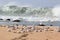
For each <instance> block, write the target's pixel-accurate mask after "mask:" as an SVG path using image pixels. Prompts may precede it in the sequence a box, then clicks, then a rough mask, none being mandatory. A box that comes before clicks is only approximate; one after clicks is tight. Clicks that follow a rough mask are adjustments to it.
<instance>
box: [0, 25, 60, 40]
mask: <svg viewBox="0 0 60 40" xmlns="http://www.w3.org/2000/svg"><path fill="white" fill-rule="evenodd" d="M6 26H7V25H5V26H4V25H2V26H0V40H60V32H58V31H57V29H58V27H55V26H35V30H37V29H39V28H43V29H42V31H33V30H32V31H29V32H26V31H25V32H22V33H21V32H19V30H20V29H22V27H23V26H18V28H17V29H15V30H13V29H12V28H9V29H10V30H8V28H7V27H6ZM24 28H25V27H24ZM46 29H48V30H46ZM7 30H8V31H7Z"/></svg>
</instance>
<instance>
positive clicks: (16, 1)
mask: <svg viewBox="0 0 60 40" xmlns="http://www.w3.org/2000/svg"><path fill="white" fill-rule="evenodd" d="M2 5H19V6H32V7H54V6H56V5H60V0H0V6H2Z"/></svg>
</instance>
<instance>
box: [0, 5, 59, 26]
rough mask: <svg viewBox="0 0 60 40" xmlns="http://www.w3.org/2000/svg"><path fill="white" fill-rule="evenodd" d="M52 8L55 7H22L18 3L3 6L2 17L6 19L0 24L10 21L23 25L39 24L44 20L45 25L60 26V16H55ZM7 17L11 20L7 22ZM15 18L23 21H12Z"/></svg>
mask: <svg viewBox="0 0 60 40" xmlns="http://www.w3.org/2000/svg"><path fill="white" fill-rule="evenodd" d="M52 10H53V7H51V8H48V7H45V8H40V7H39V8H34V7H20V6H16V5H10V6H2V7H0V18H1V19H4V21H0V24H8V23H9V24H21V25H22V24H25V25H33V24H34V25H37V24H39V23H41V22H42V23H44V24H45V25H50V24H53V25H54V26H60V18H59V17H56V16H54V10H53V11H52ZM56 13H57V12H56ZM6 19H11V21H10V22H7V21H5V20H6ZM15 19H19V20H21V22H12V21H13V20H15ZM52 22H53V23H52Z"/></svg>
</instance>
